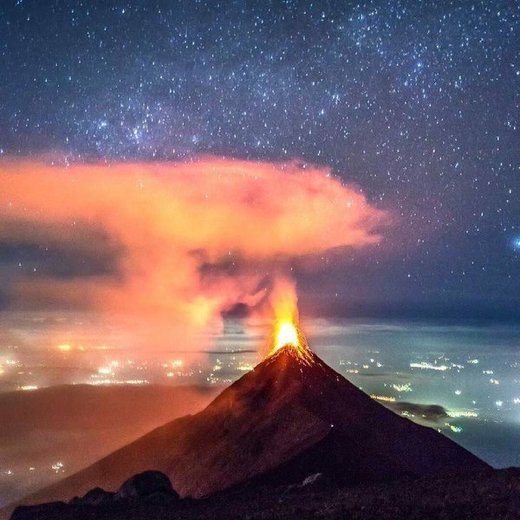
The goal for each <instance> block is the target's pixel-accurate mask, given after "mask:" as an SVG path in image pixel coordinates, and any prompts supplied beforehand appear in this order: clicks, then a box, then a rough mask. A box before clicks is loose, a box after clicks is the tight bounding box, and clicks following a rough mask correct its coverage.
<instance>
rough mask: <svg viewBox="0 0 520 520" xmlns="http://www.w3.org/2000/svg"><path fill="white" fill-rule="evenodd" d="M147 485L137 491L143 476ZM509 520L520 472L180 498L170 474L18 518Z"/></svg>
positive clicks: (308, 483)
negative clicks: (425, 519) (173, 487)
mask: <svg viewBox="0 0 520 520" xmlns="http://www.w3.org/2000/svg"><path fill="white" fill-rule="evenodd" d="M143 476H144V477H148V478H144V479H143V478H141V485H139V480H140V479H139V477H143ZM109 518H111V519H119V520H123V519H128V520H145V519H150V518H154V519H158V520H160V519H164V520H170V519H171V520H173V519H178V520H202V519H207V518H213V519H220V518H222V519H228V518H248V519H251V520H253V519H258V520H260V519H265V520H266V519H278V520H282V519H288V520H291V519H295V520H302V519H307V518H309V519H310V518H323V519H340V518H341V519H358V520H364V519H367V520H368V519H381V518H384V519H388V520H397V519H403V518H407V519H423V518H428V519H445V520H447V519H453V520H463V519H471V520H478V519H486V520H487V519H491V518H492V519H503V520H517V519H518V518H520V469H518V468H514V469H513V468H512V469H505V470H487V471H482V472H476V473H472V474H465V475H464V476H460V475H459V476H444V477H429V478H419V479H413V480H409V479H406V480H399V481H394V482H386V483H379V484H371V485H369V484H365V485H358V486H349V487H341V486H340V487H338V486H336V485H334V484H333V483H332V482H330V480H327V479H326V478H325V477H323V476H321V475H313V476H310V477H309V478H307V479H305V480H304V481H303V482H301V483H299V484H297V485H291V486H282V485H280V486H266V485H263V486H262V485H261V486H257V485H249V486H245V487H240V488H236V489H233V490H230V491H227V492H224V493H220V494H217V495H215V496H213V497H211V498H207V499H200V500H193V499H180V498H179V496H178V495H177V493H176V492H175V491H174V490H173V489H171V486H170V485H169V481H168V479H167V478H166V476H165V475H162V474H160V473H159V474H156V473H155V472H149V473H148V474H144V475H138V476H137V478H136V477H134V478H132V479H130V480H129V481H127V482H126V483H125V484H123V485H122V486H121V488H120V489H119V490H118V492H117V493H107V492H105V491H103V490H101V489H99V488H98V489H95V490H92V491H90V492H89V493H87V495H86V496H85V497H84V498H82V499H77V498H76V499H73V500H72V501H71V503H70V504H65V503H64V502H58V503H51V504H46V505H43V506H33V507H20V508H18V509H17V510H16V511H15V513H14V515H13V517H12V520H36V519H38V520H94V519H100V520H101V519H109Z"/></svg>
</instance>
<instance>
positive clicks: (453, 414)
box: [446, 410, 478, 418]
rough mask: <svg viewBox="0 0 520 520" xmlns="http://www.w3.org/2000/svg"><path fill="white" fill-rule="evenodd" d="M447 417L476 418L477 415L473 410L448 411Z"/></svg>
mask: <svg viewBox="0 0 520 520" xmlns="http://www.w3.org/2000/svg"><path fill="white" fill-rule="evenodd" d="M446 413H447V415H448V417H454V418H457V417H478V413H477V412H474V411H473V410H448V411H447V412H446Z"/></svg>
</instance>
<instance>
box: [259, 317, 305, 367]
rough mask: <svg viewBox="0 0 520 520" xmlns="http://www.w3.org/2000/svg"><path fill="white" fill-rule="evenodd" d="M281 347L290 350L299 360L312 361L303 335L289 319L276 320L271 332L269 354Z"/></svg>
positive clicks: (272, 354)
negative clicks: (271, 344)
mask: <svg viewBox="0 0 520 520" xmlns="http://www.w3.org/2000/svg"><path fill="white" fill-rule="evenodd" d="M282 349H290V352H291V353H292V354H293V355H294V356H296V357H297V358H298V359H299V360H301V361H305V362H307V363H309V362H311V361H312V356H311V355H310V350H309V346H308V345H307V341H306V340H305V336H304V335H303V333H302V332H301V330H300V329H299V328H298V326H297V325H296V324H295V323H294V322H292V321H289V320H280V321H276V323H275V326H274V332H273V347H272V349H271V352H269V356H274V355H275V354H277V353H278V352H279V351H280V350H282Z"/></svg>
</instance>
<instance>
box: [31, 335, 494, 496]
mask: <svg viewBox="0 0 520 520" xmlns="http://www.w3.org/2000/svg"><path fill="white" fill-rule="evenodd" d="M302 352H303V354H302ZM487 468H489V466H487V464H485V463H484V462H482V461H481V460H480V459H478V458H477V457H475V456H474V455H472V454H471V453H470V452H468V451H467V450H465V449H464V448H462V447H460V446H459V445H457V444H456V443H454V442H453V441H451V440H449V439H448V438H446V437H444V436H443V435H442V434H440V433H438V432H437V431H435V430H433V429H431V428H426V427H424V426H420V425H418V424H415V423H413V422H411V421H410V420H408V419H406V418H403V417H400V416H398V415H396V414H395V413H394V412H392V411H390V410H388V409H386V408H384V407H383V406H382V405H380V404H379V403H377V402H376V401H374V400H373V399H371V398H370V397H369V396H367V395H366V394H365V393H363V392H362V391H361V390H359V389H358V388H357V387H355V386H354V385H353V384H351V383H350V382H349V381H347V380H346V379H345V378H344V377H343V376H341V375H340V374H338V373H337V372H335V371H334V370H333V369H331V368H330V367H329V366H328V365H326V364H325V363H324V362H323V361H322V360H321V359H320V358H319V357H318V356H316V354H314V353H313V352H312V351H310V350H309V349H308V348H307V347H305V349H304V351H302V350H301V348H300V350H297V349H295V348H293V347H292V346H291V345H286V346H284V347H282V348H279V349H277V350H276V351H274V352H273V353H271V355H270V356H269V357H267V358H266V359H265V360H264V361H262V362H261V363H260V364H259V365H257V366H256V368H255V369H254V370H252V371H251V372H249V373H247V374H246V375H244V376H243V377H242V378H240V379H239V380H238V381H236V382H235V383H234V384H232V385H231V386H230V387H228V388H226V389H225V390H224V391H223V392H222V393H221V394H219V395H218V396H217V397H216V398H215V400H214V401H213V402H212V403H211V404H209V405H208V406H207V408H205V409H204V410H203V411H201V412H200V413H198V414H196V415H193V416H186V417H182V418H180V419H177V420H175V421H172V422H170V423H168V424H166V425H164V426H162V427H159V428H157V429H155V430H153V431H151V432H150V433H148V434H146V435H145V436H143V437H141V438H140V439H138V440H136V441H134V442H133V443H131V444H129V445H127V446H125V447H123V448H121V449H119V450H118V451H116V452H114V453H112V454H110V455H109V456H107V457H105V458H104V459H102V460H100V461H98V462H97V463H95V464H93V465H92V466H90V467H88V468H86V469H84V470H82V471H80V472H79V473H76V474H75V475H72V476H71V477H68V478H66V479H65V480H63V481H61V482H59V483H58V484H56V485H54V486H51V487H49V488H47V489H45V490H43V491H41V492H40V493H37V494H35V495H33V496H31V497H28V499H27V500H26V501H25V502H26V503H27V502H29V503H31V502H32V503H35V502H43V501H49V500H63V499H69V498H71V497H72V496H73V495H82V494H84V493H85V492H87V491H88V490H89V489H91V488H93V487H96V486H101V487H102V488H104V489H107V490H115V489H117V488H118V487H119V486H120V484H121V482H123V481H124V480H126V479H127V478H128V477H129V476H131V475H133V474H136V473H140V472H142V471H145V470H150V469H153V470H159V471H161V472H163V473H165V474H166V475H167V476H168V477H169V478H170V479H171V482H172V485H173V487H174V489H175V490H176V491H177V492H178V493H179V495H180V496H181V497H194V498H200V497H205V496H209V495H212V494H215V493H217V492H219V491H222V490H225V489H228V488H230V487H232V486H236V485H239V484H244V483H248V482H249V483H254V482H258V481H259V480H260V481H263V482H269V481H273V482H276V483H277V484H279V483H287V484H291V483H295V482H301V481H302V479H303V478H305V477H307V476H309V475H311V474H316V473H321V474H322V475H323V476H325V477H328V478H330V479H331V480H332V481H333V482H338V483H342V484H350V483H364V482H375V481H383V480H391V479H397V478H407V477H411V478H414V477H422V476H430V475H440V474H452V473H454V472H468V471H476V470H483V469H487Z"/></svg>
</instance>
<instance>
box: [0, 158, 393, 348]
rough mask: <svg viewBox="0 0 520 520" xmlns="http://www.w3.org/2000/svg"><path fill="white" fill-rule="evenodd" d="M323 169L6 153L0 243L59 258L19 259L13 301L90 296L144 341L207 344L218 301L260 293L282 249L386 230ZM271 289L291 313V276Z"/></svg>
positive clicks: (345, 242) (71, 300)
mask: <svg viewBox="0 0 520 520" xmlns="http://www.w3.org/2000/svg"><path fill="white" fill-rule="evenodd" d="M329 173H330V172H329V171H328V170H326V169H324V168H318V167H306V168H303V167H301V166H299V165H297V164H295V163H294V164H285V165H281V164H271V163H258V162H245V161H234V160H217V159H211V158H207V159H203V160H200V161H198V162H192V163H186V164H184V163H182V164H180V163H138V164H130V163H116V164H109V165H107V164H75V165H72V166H69V167H66V166H52V165H49V164H46V163H43V162H32V161H31V162H28V161H14V162H13V161H8V160H3V161H2V162H0V186H1V189H0V243H3V244H4V246H5V245H7V247H24V248H26V249H27V250H31V248H32V249H42V248H43V249H44V250H46V251H49V253H48V255H47V256H49V255H50V256H51V260H48V261H47V263H46V264H45V265H44V266H43V267H42V268H40V269H38V272H35V273H32V272H31V273H30V274H27V273H26V274H23V271H20V272H18V271H16V273H17V274H15V270H13V273H11V274H12V276H11V277H10V280H11V283H10V287H9V288H8V290H9V294H8V297H9V299H8V301H9V302H10V303H9V305H10V306H11V307H12V308H15V307H18V308H20V307H28V306H32V307H37V308H48V307H49V306H50V305H52V306H54V307H59V308H71V307H74V308H77V307H80V308H83V307H88V308H89V309H94V310H97V311H103V312H104V313H105V315H107V316H109V317H113V318H115V317H116V316H117V317H118V318H121V319H126V320H127V322H128V323H130V324H131V327H135V328H137V327H140V326H143V327H146V328H147V332H148V335H147V340H146V344H147V346H148V347H149V346H151V345H153V344H155V345H157V346H160V345H164V342H165V340H166V339H167V340H168V343H170V344H172V343H173V344H175V343H177V344H178V343H179V340H180V339H182V347H183V348H184V347H186V346H189V347H188V348H191V347H192V346H193V348H199V347H200V346H201V345H200V341H199V338H200V336H201V332H204V329H205V328H206V327H207V326H208V325H209V324H211V323H212V322H214V321H215V320H216V319H218V318H219V316H220V313H221V312H223V311H225V310H226V309H229V308H231V307H232V306H234V305H236V304H237V303H244V304H246V305H249V306H253V305H255V304H257V303H258V301H259V300H261V299H263V298H264V297H265V291H263V290H262V287H263V285H262V284H263V283H264V282H265V281H266V273H267V272H273V269H272V268H273V266H274V267H275V266H276V264H277V262H279V261H280V259H283V260H287V259H288V258H291V257H296V256H299V255H308V254H316V253H320V252H323V251H325V250H327V249H329V248H333V247H338V246H353V247H360V246H364V245H367V244H371V243H374V242H376V241H377V240H378V236H377V233H376V229H377V228H378V227H379V226H380V225H381V224H382V223H384V222H383V221H384V220H385V219H386V215H385V214H384V213H382V212H381V211H379V210H376V209H375V208H373V207H372V206H370V205H369V204H368V203H367V201H366V199H365V198H364V197H363V195H361V194H360V193H359V191H358V190H357V189H354V188H352V187H348V186H345V185H343V184H342V183H341V182H339V181H338V180H337V179H335V178H333V177H331V176H330V175H329ZM53 255H54V256H53ZM46 258H47V257H46ZM52 258H54V261H53V260H52ZM271 282H272V281H271ZM289 285H290V283H289ZM274 286H275V288H276V289H275V293H274V294H273V297H274V298H275V299H278V300H281V303H280V304H277V306H276V308H277V309H280V310H279V311H277V312H281V313H282V314H284V315H287V317H289V318H290V321H291V323H297V316H296V309H295V308H293V307H292V305H293V303H291V301H289V300H290V299H291V298H292V302H294V301H295V297H294V296H295V295H294V287H292V288H290V289H289V292H288V294H289V296H287V297H286V298H288V299H287V301H285V300H284V297H279V295H278V292H276V291H281V289H280V286H279V285H277V284H275V285H274ZM287 286H288V284H287V282H284V286H283V287H282V289H283V291H286V290H287ZM4 290H5V289H4ZM283 291H282V292H283ZM285 332H288V331H287V330H286V331H285Z"/></svg>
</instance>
